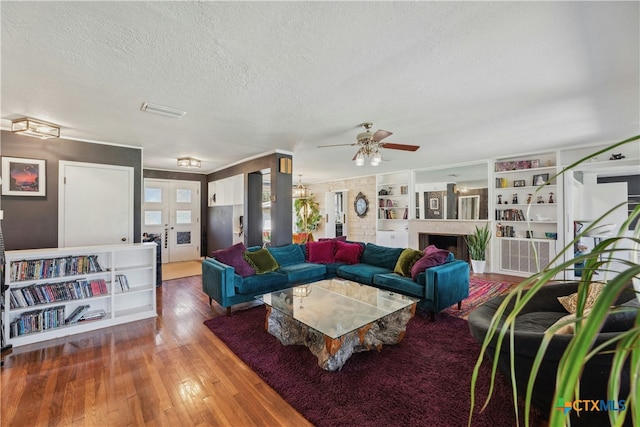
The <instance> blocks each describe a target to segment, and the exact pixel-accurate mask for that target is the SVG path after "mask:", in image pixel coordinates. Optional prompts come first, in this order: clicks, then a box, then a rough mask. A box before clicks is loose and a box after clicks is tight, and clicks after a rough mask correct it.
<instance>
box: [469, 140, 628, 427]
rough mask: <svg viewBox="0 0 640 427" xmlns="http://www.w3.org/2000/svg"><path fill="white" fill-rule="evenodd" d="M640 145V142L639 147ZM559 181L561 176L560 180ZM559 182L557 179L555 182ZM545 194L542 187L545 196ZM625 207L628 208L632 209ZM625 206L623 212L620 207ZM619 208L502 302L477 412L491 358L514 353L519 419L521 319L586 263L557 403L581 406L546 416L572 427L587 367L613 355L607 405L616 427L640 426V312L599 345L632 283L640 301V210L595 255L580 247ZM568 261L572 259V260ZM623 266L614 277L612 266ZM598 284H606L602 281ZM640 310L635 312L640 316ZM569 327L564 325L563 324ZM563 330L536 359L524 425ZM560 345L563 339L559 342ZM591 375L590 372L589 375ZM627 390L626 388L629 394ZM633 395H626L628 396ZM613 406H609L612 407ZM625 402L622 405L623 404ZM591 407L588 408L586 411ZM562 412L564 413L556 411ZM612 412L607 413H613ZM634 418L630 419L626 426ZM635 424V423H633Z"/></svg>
mask: <svg viewBox="0 0 640 427" xmlns="http://www.w3.org/2000/svg"><path fill="white" fill-rule="evenodd" d="M639 139H640V135H637V136H634V137H632V138H629V139H626V140H624V141H621V142H618V143H616V144H613V145H611V146H609V147H606V148H604V149H602V150H599V151H598V152H596V153H593V154H590V155H588V156H586V157H584V158H583V159H581V160H579V161H577V162H575V163H573V164H571V165H570V166H567V167H566V168H564V169H563V170H562V171H561V172H559V173H558V174H557V175H556V177H557V176H559V175H561V174H564V173H565V172H567V171H570V170H571V169H574V168H575V167H576V166H578V165H580V164H581V163H584V162H588V161H589V160H590V159H591V158H593V157H594V156H597V155H600V154H603V153H605V152H607V151H610V150H612V149H616V148H617V147H620V146H622V145H625V144H629V143H632V142H634V141H637V140H639ZM635 144H637V142H635ZM553 178H555V177H553ZM553 178H552V179H553ZM540 190H541V187H540V188H538V190H537V191H536V192H538V191H540ZM626 204H627V203H626V202H625V203H622V204H621V205H626ZM619 206H620V205H619ZM619 206H613V207H611V209H610V210H609V211H608V212H607V213H605V214H604V215H603V216H601V217H600V218H598V219H596V220H595V221H594V222H593V223H592V224H591V225H590V226H589V227H587V228H585V229H584V230H583V231H582V232H581V233H579V234H578V235H577V236H575V238H574V240H573V241H571V242H569V243H568V244H567V245H566V247H565V248H564V249H563V250H562V251H560V253H559V254H558V255H557V256H556V257H555V258H554V259H553V260H552V261H551V262H550V263H549V265H548V266H547V267H545V268H543V269H542V270H541V271H540V272H539V273H537V274H534V275H532V276H530V277H528V278H527V279H525V280H523V281H522V282H521V283H519V284H518V285H516V286H515V287H514V288H512V290H511V291H510V292H509V293H508V294H507V295H506V296H505V297H504V299H503V301H502V303H501V304H500V305H499V307H498V308H497V309H496V311H495V314H494V315H493V318H492V319H491V321H490V324H489V327H488V330H487V332H486V335H485V337H484V341H483V343H482V350H481V353H480V356H479V357H478V361H477V363H476V367H475V370H474V373H473V376H472V379H471V390H472V393H471V408H473V407H474V401H475V385H476V381H477V378H478V375H479V370H480V366H481V363H482V361H483V359H484V358H485V355H486V354H488V353H487V349H489V348H492V347H493V348H497V349H506V351H507V353H508V359H509V360H508V364H509V366H510V377H511V383H512V386H513V390H514V394H515V396H514V400H513V402H514V409H515V412H516V414H517V412H518V408H517V407H518V405H517V401H518V396H517V393H518V391H517V390H518V388H517V385H516V369H515V364H516V362H515V360H516V358H517V357H518V356H517V349H516V347H515V344H514V342H515V339H516V335H515V334H516V329H517V328H516V323H517V321H516V319H517V317H518V315H519V314H521V313H525V312H526V311H525V310H526V309H525V306H526V305H527V303H528V302H530V301H531V300H532V298H534V297H535V296H536V294H538V293H539V292H541V290H542V289H543V287H544V286H545V285H547V284H549V283H550V282H556V281H557V277H559V276H560V275H561V274H562V273H563V272H564V271H565V270H571V269H574V268H575V265H577V264H580V265H582V266H583V267H581V268H582V271H581V275H580V277H579V280H578V283H577V290H578V291H577V311H576V315H575V317H574V318H573V319H569V320H566V321H565V323H567V324H570V325H572V327H573V330H574V332H573V334H572V335H570V336H569V337H568V340H569V342H568V344H567V346H566V349H565V350H564V352H563V353H562V355H561V358H560V360H559V362H558V366H557V371H556V372H555V394H554V396H553V398H552V399H553V400H552V401H553V402H556V401H557V402H560V401H562V402H565V404H566V402H569V403H571V402H573V404H574V406H572V407H566V409H565V408H562V407H561V408H560V410H552V411H551V413H550V414H543V415H544V416H545V418H546V417H547V416H548V417H549V424H548V425H549V426H551V427H556V426H557V427H560V426H565V425H566V423H567V422H568V421H569V417H570V416H571V412H572V411H573V412H576V409H575V403H576V402H577V403H578V406H577V409H578V410H579V409H580V408H581V406H580V403H581V401H580V395H579V390H580V380H581V377H582V376H583V375H584V373H585V366H586V365H587V363H589V361H590V360H592V359H594V358H596V357H598V356H602V355H605V354H606V355H610V356H611V363H610V365H611V366H610V372H609V373H608V384H607V392H606V396H602V399H605V400H604V402H605V403H607V404H608V405H609V407H610V408H612V405H611V404H610V402H614V401H615V403H616V405H618V406H616V408H618V409H616V410H609V411H608V414H607V415H608V420H609V422H610V424H611V425H616V426H618V425H627V424H629V425H631V424H637V423H638V420H640V381H639V378H640V313H638V310H639V309H638V308H624V310H626V311H627V312H631V313H632V314H635V316H636V317H635V319H636V320H635V323H634V324H633V326H632V327H631V328H629V329H626V330H624V331H620V332H617V333H616V334H614V335H615V337H614V338H610V339H608V341H607V342H606V343H604V344H601V345H598V346H595V345H594V343H595V342H596V340H597V338H598V336H599V333H600V330H601V329H602V328H603V325H604V324H605V322H606V320H607V318H608V316H609V315H612V314H615V313H619V312H620V310H621V307H617V306H616V304H615V302H616V300H617V297H618V296H619V295H620V294H621V293H622V292H625V291H626V290H628V289H629V287H630V283H632V284H633V288H632V289H635V292H636V297H637V298H638V300H640V265H639V264H638V260H639V259H640V257H639V251H640V227H638V226H636V227H635V230H634V231H633V232H631V233H629V232H628V230H629V229H630V228H631V227H630V226H631V224H632V223H634V221H637V220H638V218H640V205H636V206H635V208H634V209H633V210H632V211H630V213H629V216H628V219H627V220H626V221H624V223H622V224H620V226H619V228H618V230H617V231H616V233H615V234H614V235H613V236H611V237H608V238H605V239H603V240H602V241H601V242H600V243H598V244H597V245H596V246H595V248H594V249H593V250H592V251H591V252H588V253H577V254H575V255H574V248H575V246H576V245H577V244H579V242H580V239H581V238H582V237H583V236H584V235H585V234H586V233H588V232H589V230H590V229H592V228H594V227H597V226H598V225H601V224H604V223H606V218H607V215H609V214H611V212H613V211H614V210H615V209H617V208H618V207H619ZM565 254H566V256H565ZM614 263H615V265H617V266H618V267H617V268H616V269H615V270H614V269H613V268H612V267H611V266H613V265H614ZM596 271H599V272H600V276H595V274H598V273H596ZM603 275H604V276H605V277H606V279H607V280H606V284H605V285H604V287H603V289H602V291H601V293H600V294H599V296H598V297H597V298H595V300H592V302H593V304H592V305H591V309H590V310H589V311H587V310H585V305H586V302H587V300H588V297H589V291H590V287H591V286H592V284H593V283H595V282H596V281H599V280H601V279H600V278H599V277H601V276H603ZM596 278H599V279H597V280H596ZM634 311H635V313H634ZM561 323H562V322H561ZM560 326H562V325H558V327H551V328H549V330H548V331H547V332H546V333H544V335H543V337H542V340H541V343H540V345H539V347H538V349H537V353H535V359H534V361H533V365H532V367H531V371H530V373H529V376H528V381H527V382H526V392H525V393H523V394H524V412H525V413H524V419H525V423H526V425H529V421H530V415H531V406H532V398H533V396H532V394H533V393H534V389H535V387H534V385H535V382H536V377H537V376H538V373H539V371H540V369H541V366H542V365H543V364H544V362H545V353H546V350H547V349H549V348H551V347H552V344H553V343H554V342H556V341H554V337H556V336H555V335H554V332H556V330H557V329H559V327H560ZM556 339H558V338H556ZM493 359H494V360H493V361H492V371H491V372H492V373H491V378H492V382H491V384H492V385H493V380H494V379H495V375H496V372H497V369H498V357H493ZM586 369H587V371H588V368H586ZM623 385H624V387H622V386H623ZM622 389H624V390H626V389H628V392H625V393H623V394H621V393H620V390H622ZM490 399H491V391H490V392H489V395H488V397H487V402H488V401H489V400H490ZM607 399H608V400H607ZM621 402H622V406H620V403H621ZM583 407H584V405H583ZM556 409H558V408H556ZM605 409H606V408H605ZM472 417H473V409H472V411H471V413H470V418H469V425H472ZM625 419H626V420H625ZM625 423H627V424H625Z"/></svg>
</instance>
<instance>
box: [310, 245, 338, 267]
mask: <svg viewBox="0 0 640 427" xmlns="http://www.w3.org/2000/svg"><path fill="white" fill-rule="evenodd" d="M333 246H334V241H333V240H324V241H322V242H309V243H307V251H308V252H309V257H308V261H309V262H315V263H318V264H328V263H332V262H335V259H334V257H333Z"/></svg>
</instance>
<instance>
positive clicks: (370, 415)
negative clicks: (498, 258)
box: [204, 306, 535, 427]
mask: <svg viewBox="0 0 640 427" xmlns="http://www.w3.org/2000/svg"><path fill="white" fill-rule="evenodd" d="M265 312H266V310H265V308H264V307H262V306H259V307H253V308H250V309H247V310H244V311H238V312H234V313H233V314H232V315H231V316H230V317H227V316H219V317H216V318H213V319H210V320H207V321H205V322H204V324H205V325H206V326H207V327H208V328H209V329H210V330H211V331H213V333H215V334H216V335H217V336H218V337H219V338H220V339H221V340H222V341H224V343H225V344H227V346H228V347H229V348H230V349H231V350H232V351H233V352H234V353H235V354H236V355H238V357H240V359H242V360H243V361H244V362H245V363H246V364H247V365H248V366H249V367H250V368H251V369H253V370H254V371H255V372H256V373H257V374H258V375H259V376H260V377H261V378H262V379H263V380H264V381H265V382H266V383H267V384H269V385H270V386H271V387H272V388H273V389H274V390H276V391H277V392H278V393H279V394H280V395H281V396H282V397H283V398H284V399H285V400H286V401H287V402H289V404H291V406H293V407H294V408H295V409H296V410H297V411H298V412H300V413H301V414H302V415H303V416H304V417H306V418H307V419H308V420H309V421H311V422H312V423H313V424H315V425H316V426H319V427H325V426H359V427H360V426H448V427H449V426H460V427H464V426H467V422H468V416H469V407H470V402H471V400H470V384H471V374H472V372H473V368H474V366H475V363H476V359H477V357H478V354H479V352H480V345H479V344H478V343H477V342H476V341H475V340H474V339H473V337H471V334H470V332H469V327H468V325H467V322H466V321H465V320H462V319H458V318H455V317H452V316H448V315H446V314H440V315H439V316H437V317H436V321H435V322H430V321H429V319H428V314H426V313H425V312H422V311H420V310H418V311H417V312H416V316H415V317H414V318H413V319H411V320H410V321H409V324H408V325H407V332H406V335H405V337H404V340H403V341H402V342H401V343H400V344H398V345H394V346H385V347H383V348H382V351H380V352H377V351H368V352H362V353H356V354H354V355H353V356H351V358H350V359H349V360H348V361H347V362H346V364H345V365H344V367H343V368H342V370H341V371H336V372H327V371H324V370H323V369H322V368H320V367H319V366H318V364H317V359H316V357H315V356H314V355H313V354H311V352H310V351H309V350H308V349H307V348H306V347H304V346H298V345H294V346H283V345H282V344H280V342H279V341H278V340H277V339H276V338H275V337H273V336H272V335H270V334H269V333H268V332H266V331H265ZM489 369H490V367H489V363H488V362H486V361H485V363H484V366H483V369H482V370H481V375H480V378H479V381H478V387H477V391H476V410H475V412H474V416H473V420H472V426H487V427H494V426H511V425H515V424H516V421H515V415H514V410H513V397H512V394H511V389H510V386H509V384H508V381H507V380H506V378H505V377H504V376H503V375H502V374H501V373H498V377H497V381H496V385H495V390H494V395H493V397H492V399H491V402H490V403H489V406H488V407H487V408H486V409H485V410H484V412H482V413H480V412H479V411H480V408H481V405H482V404H483V403H484V399H485V397H486V395H487V392H488V390H489V372H490V370H489ZM520 413H521V414H522V408H520ZM533 421H535V420H533ZM532 425H535V423H533V424H532Z"/></svg>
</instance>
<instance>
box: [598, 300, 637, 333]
mask: <svg viewBox="0 0 640 427" xmlns="http://www.w3.org/2000/svg"><path fill="white" fill-rule="evenodd" d="M619 307H620V308H621V309H622V311H617V309H616V311H613V312H611V313H609V315H608V316H607V318H606V319H605V321H604V325H602V329H601V330H600V332H620V331H626V330H629V329H631V328H632V327H633V325H634V322H635V321H636V317H637V316H638V310H639V309H640V301H638V298H633V299H630V300H629V301H627V302H625V303H624V304H621V305H619Z"/></svg>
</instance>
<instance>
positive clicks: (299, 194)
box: [291, 175, 310, 199]
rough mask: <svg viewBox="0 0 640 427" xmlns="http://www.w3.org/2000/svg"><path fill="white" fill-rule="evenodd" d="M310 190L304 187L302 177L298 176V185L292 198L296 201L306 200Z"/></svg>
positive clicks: (294, 188)
mask: <svg viewBox="0 0 640 427" xmlns="http://www.w3.org/2000/svg"><path fill="white" fill-rule="evenodd" d="M309 194H310V193H309V189H308V188H307V187H305V186H304V185H302V175H298V184H297V185H295V186H294V187H293V191H292V193H291V196H292V197H293V198H294V199H305V198H307V197H309Z"/></svg>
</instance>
